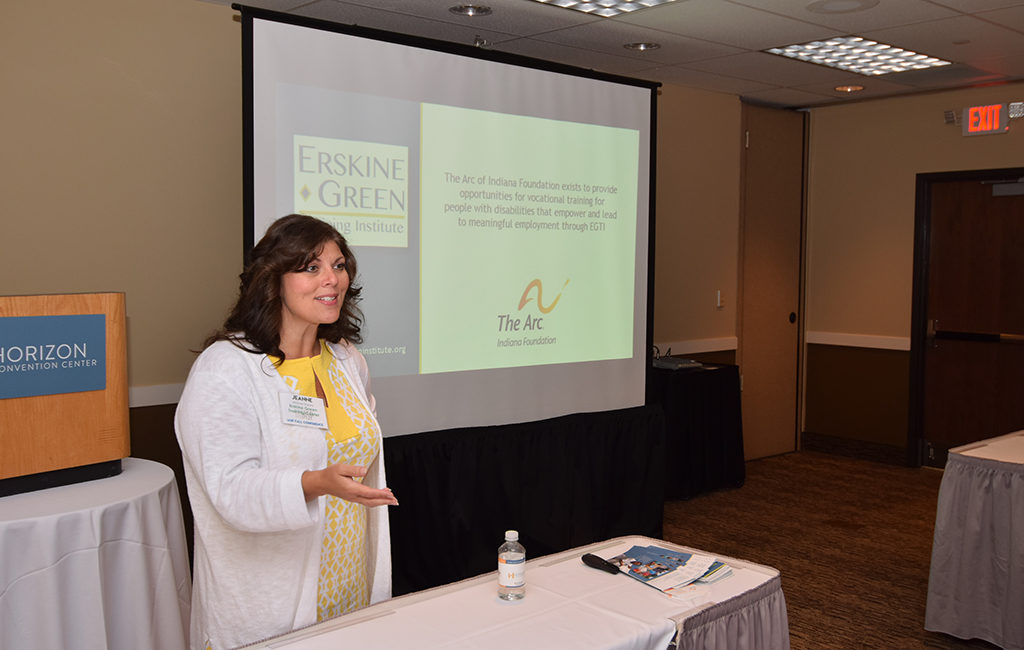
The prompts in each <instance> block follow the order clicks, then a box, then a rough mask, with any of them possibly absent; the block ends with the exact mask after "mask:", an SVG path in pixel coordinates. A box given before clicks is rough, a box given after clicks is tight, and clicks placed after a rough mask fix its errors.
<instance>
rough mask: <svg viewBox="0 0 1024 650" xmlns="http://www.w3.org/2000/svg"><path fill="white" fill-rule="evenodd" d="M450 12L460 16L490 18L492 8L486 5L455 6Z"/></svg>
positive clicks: (449, 9) (449, 8)
mask: <svg viewBox="0 0 1024 650" xmlns="http://www.w3.org/2000/svg"><path fill="white" fill-rule="evenodd" d="M448 11H450V12H452V13H453V14H459V15H460V16H490V15H491V8H490V7H487V6H484V5H455V6H454V7H448Z"/></svg>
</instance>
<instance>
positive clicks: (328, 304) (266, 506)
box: [175, 215, 398, 650]
mask: <svg viewBox="0 0 1024 650" xmlns="http://www.w3.org/2000/svg"><path fill="white" fill-rule="evenodd" d="M240 277H241V283H240V289H239V296H238V301H237V302H236V304H235V306H234V308H233V309H232V310H231V313H230V315H229V316H228V318H227V320H226V321H225V322H224V326H223V327H222V328H221V329H220V330H219V331H218V332H216V333H215V334H214V335H213V336H211V337H210V338H209V339H208V340H207V342H206V347H205V349H204V350H203V352H202V354H200V355H199V358H198V359H196V362H195V364H194V365H193V366H192V370H191V372H190V373H189V377H188V380H187V382H186V384H185V389H184V392H183V394H182V397H181V401H180V402H179V404H178V409H177V412H176V413H175V432H176V434H177V437H178V444H179V445H180V446H181V451H182V456H183V459H184V466H185V478H186V482H187V485H188V495H189V501H190V502H191V505H192V512H193V515H194V517H195V554H194V555H195V557H194V569H193V592H192V623H191V632H190V636H191V647H192V648H197V649H205V648H213V649H215V650H220V649H222V648H233V647H236V646H240V645H243V644H246V643H251V642H254V641H258V640H260V639H263V638H266V637H269V636H274V635H277V634H283V633H285V632H289V631H291V630H293V629H296V628H299V627H302V626H305V625H309V624H312V623H315V622H317V621H321V620H325V619H328V618H331V617H334V616H338V615H340V614H342V613H344V612H347V611H351V610H353V609H356V608H359V607H364V606H366V605H368V604H370V603H372V602H377V601H380V600H384V599H387V598H389V597H390V596H391V557H390V542H389V539H388V516H387V509H386V508H380V507H378V506H385V505H397V504H398V501H397V500H396V499H395V497H394V495H393V494H392V493H391V490H389V489H388V488H387V487H386V486H385V485H386V484H385V476H384V459H383V456H382V454H381V432H380V426H379V425H378V424H377V419H376V415H375V405H374V399H373V396H372V395H371V393H370V390H369V374H368V371H367V366H366V360H365V359H364V358H363V356H362V354H360V353H359V351H358V350H356V348H355V347H354V346H353V344H354V343H359V342H360V341H361V338H360V325H361V323H362V317H361V313H360V311H359V309H358V307H357V304H356V303H357V302H358V300H359V294H360V287H358V286H356V285H355V283H354V282H355V278H356V263H355V258H354V257H353V256H352V252H351V251H350V250H349V248H348V245H347V243H346V242H345V238H344V237H342V236H341V235H340V234H339V233H338V232H337V231H336V230H335V229H334V228H333V227H332V226H330V225H329V224H327V223H325V222H323V221H320V220H318V219H314V218H312V217H307V216H302V215H290V216H287V217H282V218H281V219H278V220H277V221H275V222H274V223H273V224H272V225H271V226H270V228H268V229H267V232H266V234H265V235H264V237H263V238H262V239H261V240H260V242H259V243H258V244H257V245H256V247H255V248H253V250H252V251H251V253H250V255H249V258H248V261H247V263H246V265H245V270H244V271H243V272H242V274H241V276H240Z"/></svg>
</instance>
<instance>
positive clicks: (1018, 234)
mask: <svg viewBox="0 0 1024 650" xmlns="http://www.w3.org/2000/svg"><path fill="white" fill-rule="evenodd" d="M1022 176H1024V170H1009V172H992V173H988V174H986V173H984V172H980V173H972V174H969V175H967V177H966V178H964V177H962V176H957V175H955V174H954V175H936V177H933V178H931V179H930V180H929V182H928V183H927V187H926V188H921V187H919V197H918V198H919V203H920V202H922V201H923V202H924V203H925V206H924V207H923V208H922V206H920V205H919V215H918V221H919V224H918V230H919V232H918V237H919V239H918V243H919V245H923V247H924V248H925V251H923V252H924V253H926V254H925V255H920V256H916V257H917V259H915V265H923V266H924V269H920V271H921V275H920V278H919V279H920V286H916V285H917V283H915V293H918V292H920V293H921V294H922V295H921V296H919V297H918V298H919V299H920V300H921V301H922V304H921V305H920V309H919V312H920V313H919V315H918V317H916V318H915V328H920V329H922V330H923V331H921V332H917V334H918V335H917V336H915V337H914V339H913V342H912V345H917V346H918V347H919V350H915V351H914V352H913V353H912V357H913V359H914V363H915V368H914V370H912V381H915V380H916V381H917V383H918V385H917V387H916V388H915V387H914V386H913V385H912V387H911V393H912V395H914V393H915V390H916V391H919V394H920V403H919V404H918V405H917V408H914V404H913V402H912V405H911V412H912V416H916V417H917V418H918V420H919V421H918V422H917V423H913V422H912V424H911V432H912V434H913V433H916V434H917V435H918V436H919V440H918V441H916V442H917V443H918V444H917V445H912V446H911V447H912V449H916V450H917V453H918V454H919V458H918V459H917V460H918V462H919V463H921V464H926V465H933V466H936V467H942V466H944V465H945V461H946V453H947V451H948V450H949V449H950V448H951V447H957V446H959V445H963V444H966V443H968V442H973V441H976V440H984V439H986V438H991V437H993V436H997V435H1002V434H1004V433H1009V432H1011V431H1016V430H1018V429H1024V398H1022V396H1024V184H1022V183H1013V182H1007V181H1015V180H1016V179H1017V178H1019V177H1022ZM922 211H923V212H924V214H922ZM922 219H923V220H924V221H925V222H924V223H920V222H921V221H922ZM922 230H923V232H921V231H922ZM911 442H915V441H913V440H912V441H911Z"/></svg>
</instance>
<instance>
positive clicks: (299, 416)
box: [279, 393, 327, 429]
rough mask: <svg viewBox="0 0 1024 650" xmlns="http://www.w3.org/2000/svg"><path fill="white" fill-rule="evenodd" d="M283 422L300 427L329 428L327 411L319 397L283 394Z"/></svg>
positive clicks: (281, 395)
mask: <svg viewBox="0 0 1024 650" xmlns="http://www.w3.org/2000/svg"><path fill="white" fill-rule="evenodd" d="M279 397H280V398H281V421H282V422H284V423H285V424H294V425H296V426H300V427H314V428H316V429H326V428H327V410H326V409H325V408H324V401H323V400H322V399H320V398H319V397H306V396H305V395H296V394H294V393H281V394H280V395H279Z"/></svg>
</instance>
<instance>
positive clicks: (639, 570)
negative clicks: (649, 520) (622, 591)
mask: <svg viewBox="0 0 1024 650" xmlns="http://www.w3.org/2000/svg"><path fill="white" fill-rule="evenodd" d="M608 561H609V562H611V563H612V564H615V565H617V566H618V567H619V570H620V571H622V572H623V573H625V574H627V575H629V576H630V577H632V578H635V579H637V580H639V581H640V582H642V583H644V584H645V585H648V586H651V587H654V588H655V589H657V590H659V591H662V592H664V593H666V594H668V595H670V596H671V595H672V592H673V590H676V589H680V588H682V587H685V586H686V585H688V584H690V583H691V582H694V581H697V580H699V579H702V578H703V577H704V576H706V575H708V574H709V573H710V572H711V570H712V565H713V564H715V562H716V560H715V558H714V557H712V556H710V555H703V554H699V553H684V552H682V551H674V550H672V549H668V548H663V547H661V546H633V547H631V548H630V549H629V550H628V551H626V552H625V553H622V554H620V555H616V556H615V557H613V558H611V559H609V560H608ZM719 564H720V565H721V566H719V567H716V568H715V569H714V570H715V571H716V572H720V571H722V567H725V566H726V565H724V564H722V563H719ZM720 577H725V576H724V575H721V576H720Z"/></svg>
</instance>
